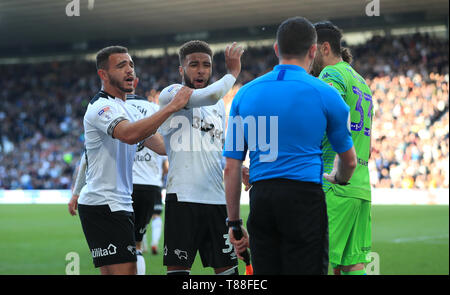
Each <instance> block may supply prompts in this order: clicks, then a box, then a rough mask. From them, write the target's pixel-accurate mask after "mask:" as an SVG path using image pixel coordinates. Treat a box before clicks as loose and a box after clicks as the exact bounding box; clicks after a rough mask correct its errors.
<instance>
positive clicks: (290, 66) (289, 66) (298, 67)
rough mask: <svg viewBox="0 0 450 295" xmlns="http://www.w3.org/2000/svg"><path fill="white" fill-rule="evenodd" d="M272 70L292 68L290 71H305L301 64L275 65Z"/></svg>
mask: <svg viewBox="0 0 450 295" xmlns="http://www.w3.org/2000/svg"><path fill="white" fill-rule="evenodd" d="M274 70H276V71H281V70H292V71H300V72H304V73H306V71H305V69H304V68H302V67H301V66H296V65H276V66H275V67H274Z"/></svg>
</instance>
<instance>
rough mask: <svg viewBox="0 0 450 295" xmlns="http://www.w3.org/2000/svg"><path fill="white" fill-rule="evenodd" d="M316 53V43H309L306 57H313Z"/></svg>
mask: <svg viewBox="0 0 450 295" xmlns="http://www.w3.org/2000/svg"><path fill="white" fill-rule="evenodd" d="M316 53H317V43H314V44H313V45H311V47H310V48H309V51H308V57H309V58H310V59H314V58H315V57H316Z"/></svg>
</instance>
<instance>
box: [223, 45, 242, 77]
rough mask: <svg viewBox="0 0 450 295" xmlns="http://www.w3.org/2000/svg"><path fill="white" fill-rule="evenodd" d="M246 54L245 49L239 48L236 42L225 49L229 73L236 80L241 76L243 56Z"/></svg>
mask: <svg viewBox="0 0 450 295" xmlns="http://www.w3.org/2000/svg"><path fill="white" fill-rule="evenodd" d="M243 53H244V49H243V48H242V47H241V46H238V45H237V43H236V42H233V44H231V45H228V46H227V48H226V49H225V64H226V65H227V70H228V73H230V74H231V75H233V76H234V77H235V78H237V77H238V76H239V73H240V72H241V56H242V54H243Z"/></svg>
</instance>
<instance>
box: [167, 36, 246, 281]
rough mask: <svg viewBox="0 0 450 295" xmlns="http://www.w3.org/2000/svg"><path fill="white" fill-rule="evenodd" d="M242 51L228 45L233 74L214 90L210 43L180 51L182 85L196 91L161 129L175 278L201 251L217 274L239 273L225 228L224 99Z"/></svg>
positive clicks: (169, 243) (169, 270)
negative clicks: (211, 81) (167, 162)
mask: <svg viewBox="0 0 450 295" xmlns="http://www.w3.org/2000/svg"><path fill="white" fill-rule="evenodd" d="M242 53H243V49H242V48H241V47H239V46H237V44H236V43H233V44H232V45H231V46H228V47H227V48H226V50H225V63H226V66H227V70H228V73H229V74H227V75H225V76H224V77H223V78H222V79H220V80H218V81H217V82H215V83H213V84H211V85H209V86H208V84H209V81H210V79H211V73H212V55H213V54H212V51H211V49H210V47H209V45H208V44H207V43H205V42H203V41H189V42H187V43H185V44H184V45H182V46H181V48H180V50H179V59H180V67H179V72H180V75H181V78H182V83H183V85H186V86H189V87H192V88H194V89H195V90H194V92H193V93H192V95H191V98H190V100H189V102H188V104H187V105H186V107H185V108H183V109H182V110H180V111H178V112H177V113H175V114H173V115H172V116H171V117H170V118H169V119H168V120H167V121H166V122H164V124H163V125H161V127H160V129H159V132H160V133H161V134H162V135H163V137H164V142H165V146H166V151H167V156H168V160H169V172H168V175H167V193H166V200H165V212H166V213H165V223H164V265H166V266H167V274H170V275H187V274H189V273H190V269H191V266H192V263H193V262H194V258H195V256H196V253H197V251H198V252H199V253H200V257H201V260H202V263H203V266H204V267H212V268H214V271H215V273H216V274H238V269H237V257H236V254H235V253H234V249H233V246H232V245H231V243H230V240H229V237H228V227H227V226H226V224H225V219H226V217H227V212H226V201H225V191H224V186H223V166H222V149H223V141H224V134H223V131H224V126H225V106H224V102H223V100H222V97H223V96H224V95H225V94H226V93H227V92H228V91H229V90H230V89H231V87H232V86H233V84H234V83H235V81H236V78H237V77H238V75H239V73H240V71H241V61H240V58H241V56H242ZM183 85H181V84H175V85H171V86H169V87H167V88H165V89H164V90H163V91H162V92H161V94H160V96H159V102H160V106H161V107H164V106H165V105H167V104H168V103H170V101H171V100H172V99H173V97H174V95H175V94H176V93H177V91H178V90H179V89H180V88H181V87H182V86H183Z"/></svg>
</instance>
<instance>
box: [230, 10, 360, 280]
mask: <svg viewBox="0 0 450 295" xmlns="http://www.w3.org/2000/svg"><path fill="white" fill-rule="evenodd" d="M316 40H317V35H316V31H315V29H314V26H313V25H312V24H311V23H310V22H309V21H308V20H307V19H305V18H303V17H293V18H290V19H287V20H285V21H284V22H283V23H282V24H281V25H280V26H279V28H278V31H277V40H276V43H275V45H274V50H275V54H276V55H277V57H278V59H279V65H277V66H275V67H274V69H273V70H272V71H271V72H269V73H267V74H265V75H263V76H261V77H259V78H257V79H255V80H253V81H252V82H250V83H248V84H246V85H245V86H243V87H242V88H241V89H240V90H239V92H238V93H237V94H236V96H235V97H234V100H233V102H232V105H231V109H230V117H229V121H228V130H227V136H226V141H225V148H224V152H223V155H224V156H225V157H226V168H225V176H224V179H225V193H226V200H227V213H228V220H227V223H228V226H229V227H230V231H229V235H230V241H231V243H232V244H233V245H234V246H235V249H236V252H237V253H238V255H239V253H242V252H243V251H245V249H246V248H247V247H248V246H249V247H250V250H251V254H252V260H253V261H252V263H253V269H254V274H255V275H264V274H327V272H328V221H327V211H326V203H325V196H324V193H323V191H322V174H323V161H322V150H321V141H322V138H323V135H324V134H325V133H326V134H327V136H328V138H329V139H330V142H331V144H332V147H333V149H334V150H335V151H336V152H337V154H338V157H337V158H336V161H335V171H333V172H332V173H330V175H333V173H336V174H335V175H336V176H335V177H336V179H335V181H336V182H337V183H339V184H342V185H345V184H346V183H347V182H348V180H349V179H350V178H351V176H352V174H353V171H354V169H355V167H356V155H355V150H354V148H353V142H352V138H351V133H350V125H349V124H350V123H349V122H350V121H349V120H350V118H349V107H348V106H347V105H346V104H345V102H344V101H343V100H342V98H341V96H340V95H339V93H338V92H337V91H336V90H335V89H334V88H333V87H330V86H329V85H328V84H326V83H325V82H322V81H320V80H318V79H316V78H314V77H312V76H311V75H309V74H308V72H309V70H310V68H311V64H312V62H313V60H314V57H315V53H316V49H317V45H316ZM253 125H255V126H253ZM267 140H270V141H271V142H269V143H267ZM272 141H276V142H272ZM242 142H243V144H240V143H242ZM247 151H249V156H250V178H249V182H250V184H251V185H252V188H251V190H250V213H249V217H248V221H247V228H248V233H247V232H246V231H245V229H244V228H243V227H241V229H242V231H243V234H244V237H243V238H241V239H239V240H236V239H235V238H234V235H233V230H232V229H233V228H234V229H236V227H238V228H239V226H240V225H241V224H242V219H240V212H239V206H240V194H241V169H242V161H243V160H244V159H245V156H246V153H247Z"/></svg>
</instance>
